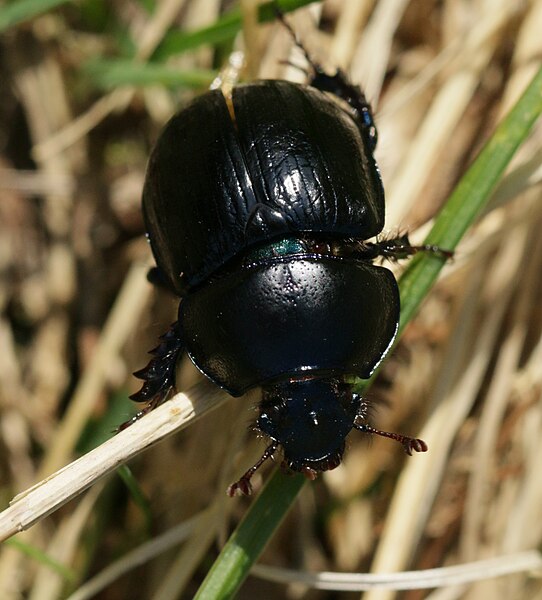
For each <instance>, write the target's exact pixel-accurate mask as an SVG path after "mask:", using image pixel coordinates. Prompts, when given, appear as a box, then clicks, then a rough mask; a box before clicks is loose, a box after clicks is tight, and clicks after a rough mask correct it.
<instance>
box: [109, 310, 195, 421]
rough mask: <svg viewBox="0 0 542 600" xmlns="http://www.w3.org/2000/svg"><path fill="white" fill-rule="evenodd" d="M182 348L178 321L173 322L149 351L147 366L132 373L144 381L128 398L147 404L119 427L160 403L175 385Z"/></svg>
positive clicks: (138, 417) (136, 418)
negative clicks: (149, 357)
mask: <svg viewBox="0 0 542 600" xmlns="http://www.w3.org/2000/svg"><path fill="white" fill-rule="evenodd" d="M183 349H184V346H183V342H182V339H181V332H180V327H179V323H178V322H175V323H173V325H171V326H170V328H169V329H168V330H167V331H166V333H164V335H162V336H160V343H159V344H158V346H156V348H153V349H152V350H151V351H150V352H149V354H152V355H153V358H152V359H151V360H150V361H149V363H148V364H147V366H146V367H144V368H143V369H141V370H139V371H136V372H135V373H134V375H135V376H136V377H137V378H138V379H142V380H143V381H144V383H143V386H142V387H141V389H140V390H139V391H138V392H136V393H135V394H132V395H131V396H130V399H131V400H135V401H136V402H147V403H148V404H147V405H146V406H145V407H144V408H143V409H142V410H140V411H139V412H138V413H136V414H135V415H134V416H133V417H132V418H131V419H130V420H128V421H126V423H123V424H122V425H121V426H120V427H119V429H121V430H122V429H126V427H128V426H129V425H131V424H132V423H134V422H135V421H137V420H139V419H141V417H143V416H144V415H146V414H147V413H148V412H150V411H151V410H153V409H154V408H156V407H157V406H159V405H160V404H162V402H163V401H164V400H165V399H166V397H167V395H168V394H169V392H170V390H171V389H172V388H173V387H174V386H175V370H176V367H177V361H178V360H179V356H180V354H181V352H182V351H183Z"/></svg>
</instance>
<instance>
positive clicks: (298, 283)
mask: <svg viewBox="0 0 542 600" xmlns="http://www.w3.org/2000/svg"><path fill="white" fill-rule="evenodd" d="M286 26H287V27H288V28H289V26H288V25H286ZM289 29H290V28H289ZM290 31H291V29H290ZM294 39H295V36H294ZM296 44H297V45H298V46H300V47H301V49H302V50H303V51H304V52H305V55H306V57H307V59H308V62H309V66H310V69H311V73H310V80H309V83H308V85H300V84H295V83H291V82H287V81H280V80H267V81H258V82H255V83H250V84H245V85H239V86H236V87H234V88H233V90H232V92H231V95H227V96H226V95H225V94H223V92H222V91H221V90H213V91H210V92H208V93H206V94H204V95H202V96H200V97H198V98H197V99H195V100H194V101H193V102H192V103H191V104H190V105H189V106H187V107H186V108H184V109H183V110H181V111H180V112H178V113H177V114H176V115H175V116H173V118H172V119H171V120H170V121H169V122H168V123H167V125H166V126H165V128H164V130H163V132H162V134H161V135H160V138H159V140H158V142H157V144H156V146H155V148H154V150H153V152H152V154H151V157H150V160H149V164H148V167H147V173H146V180H145V186H144V191H143V214H144V219H145V224H146V228H147V232H148V238H149V241H150V244H151V248H152V251H153V254H154V257H155V259H156V263H157V269H158V272H159V276H160V278H161V279H162V280H163V281H165V282H166V285H167V287H169V289H170V290H171V291H173V292H174V293H175V294H176V295H178V296H179V297H180V298H181V302H180V305H179V311H178V319H177V321H176V322H175V323H174V324H173V325H172V326H171V327H170V329H169V330H168V331H167V333H166V334H165V335H163V336H162V337H161V342H160V344H159V346H158V347H157V348H155V349H154V350H153V351H151V352H152V354H153V355H154V357H153V358H152V360H151V361H150V362H149V364H148V365H147V367H145V368H144V369H142V370H141V371H138V372H137V373H135V375H136V376H137V377H139V378H140V379H143V380H144V384H143V386H142V388H141V390H140V391H139V392H137V393H135V394H133V395H132V396H131V398H132V399H134V400H136V401H140V402H143V401H144V402H147V405H146V407H145V408H144V409H143V410H142V411H140V412H139V413H138V414H137V415H136V416H135V417H134V419H133V420H135V419H137V418H139V417H141V416H142V415H144V414H145V413H146V412H148V411H149V410H151V409H152V408H154V407H155V406H157V405H158V404H160V403H161V402H162V401H163V400H164V399H165V398H166V396H167V394H168V393H169V391H170V390H171V389H172V388H173V387H174V386H175V370H176V364H177V361H178V359H179V357H180V355H181V354H182V353H183V352H186V353H187V354H188V356H189V357H190V359H191V360H192V362H193V363H194V364H195V366H196V367H197V368H198V369H199V370H200V371H201V372H202V373H203V374H204V375H206V376H207V377H208V378H209V379H210V380H211V381H213V382H214V383H215V384H217V385H218V386H220V387H222V388H223V389H224V390H226V391H227V392H228V393H229V394H231V395H232V396H241V395H242V394H244V393H245V392H246V391H247V390H249V389H251V388H254V387H257V386H259V387H261V389H262V401H261V403H260V406H259V416H258V418H257V420H256V429H257V430H259V431H260V432H261V433H262V434H264V435H265V436H267V437H268V438H269V440H270V442H269V445H268V447H267V449H266V450H265V452H264V453H263V455H262V457H261V458H260V460H259V461H258V462H257V463H256V464H255V465H254V466H253V467H251V468H250V469H249V470H248V471H247V472H246V473H245V474H244V475H243V476H242V477H241V478H240V479H239V481H237V482H236V483H234V484H233V485H231V486H230V487H229V489H228V493H229V494H230V495H234V494H236V493H242V494H250V492H251V483H250V479H251V477H252V475H253V474H254V472H255V471H256V470H257V469H258V468H259V466H260V465H261V464H262V463H263V462H264V461H265V460H267V459H268V458H269V457H271V456H273V454H274V453H275V452H276V450H277V449H278V448H279V447H280V448H281V449H282V452H283V461H282V464H283V466H284V467H286V468H288V469H291V470H293V471H298V472H302V473H304V474H305V475H306V476H307V477H309V478H311V479H314V477H315V476H316V475H317V473H318V472H320V471H326V470H329V469H333V468H335V467H337V466H338V465H339V464H340V462H341V459H342V455H343V451H344V447H345V438H346V436H347V435H348V433H349V432H350V431H351V430H352V429H353V428H354V429H357V430H360V431H362V432H367V433H375V434H378V435H381V436H385V437H389V438H392V439H395V440H397V441H399V442H400V443H401V444H402V445H403V447H404V448H405V450H406V452H407V453H408V454H411V453H412V452H413V451H416V452H424V451H426V450H427V446H426V445H425V443H424V442H423V441H422V440H420V439H416V438H411V437H407V436H403V435H401V434H397V433H390V432H384V431H379V430H377V429H375V428H373V427H372V426H371V425H370V424H369V423H368V422H367V408H368V404H367V401H365V400H364V399H363V398H362V397H360V396H359V395H358V394H356V393H354V391H353V379H354V377H359V378H362V379H367V378H369V377H370V375H371V373H372V372H373V371H374V370H375V368H376V367H377V366H378V364H379V363H380V362H381V360H382V359H383V358H384V356H385V355H386V353H387V351H388V350H389V348H390V346H391V344H392V342H393V340H394V337H395V334H396V332H397V327H398V322H399V308H400V307H399V290H398V286H397V282H396V280H395V278H394V276H393V274H392V273H391V271H390V270H388V269H386V268H384V267H382V266H376V265H374V264H373V261H374V259H376V258H377V257H387V258H391V259H398V258H405V257H407V256H410V255H411V254H413V253H415V252H417V251H419V250H424V251H431V252H437V253H439V254H440V255H442V256H443V257H449V256H450V255H451V253H449V252H447V251H445V250H441V249H439V248H435V247H432V246H429V247H427V246H412V245H411V244H410V242H409V240H408V237H407V236H406V235H403V236H400V237H397V238H394V239H387V240H377V241H373V242H368V241H367V240H368V239H370V238H373V237H374V236H377V235H378V234H379V233H380V232H381V231H382V228H383V226H384V209H385V206H384V190H383V186H382V181H381V178H380V173H379V170H378V166H377V164H376V162H375V158H374V154H373V152H374V149H375V146H376V142H377V132H376V127H375V123H374V119H373V114H372V111H371V107H370V105H369V103H368V101H367V99H366V98H365V95H364V94H363V92H362V91H361V89H360V88H359V87H358V86H356V85H354V84H352V83H351V82H350V81H349V80H348V78H347V77H346V75H345V74H344V73H343V72H341V71H337V72H336V73H335V74H334V75H330V74H327V73H326V72H325V71H324V70H323V69H322V68H321V67H320V66H319V65H318V64H317V63H315V62H314V61H313V60H311V59H310V57H309V56H308V54H307V53H306V51H305V49H304V48H303V46H302V45H301V44H300V43H299V42H298V41H297V40H296ZM129 423H130V422H128V424H129Z"/></svg>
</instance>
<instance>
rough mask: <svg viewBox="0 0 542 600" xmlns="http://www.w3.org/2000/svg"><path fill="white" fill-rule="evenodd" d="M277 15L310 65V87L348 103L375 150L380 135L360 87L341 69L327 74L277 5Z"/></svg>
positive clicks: (372, 148) (369, 105)
mask: <svg viewBox="0 0 542 600" xmlns="http://www.w3.org/2000/svg"><path fill="white" fill-rule="evenodd" d="M275 14H276V16H277V19H278V20H279V21H280V22H281V24H282V25H283V27H285V28H286V29H287V30H288V32H289V33H290V35H291V36H292V39H293V41H294V44H295V45H296V46H297V47H298V48H299V49H300V50H301V52H303V55H304V56H305V59H306V60H307V62H308V63H309V67H310V69H311V71H312V74H307V75H308V76H309V85H310V86H311V87H313V88H316V89H317V90H320V91H321V92H329V93H330V94H333V95H334V96H337V98H340V99H341V100H343V101H344V102H346V103H347V104H348V105H349V106H350V108H351V109H352V111H353V112H354V117H355V120H356V123H357V126H358V128H359V129H360V131H361V132H362V134H364V135H365V136H366V139H367V140H368V142H369V145H370V148H371V150H374V149H375V147H376V142H377V140H378V134H377V131H376V126H375V123H374V118H373V111H372V108H371V104H370V103H369V101H368V100H367V98H366V97H365V94H364V93H363V91H362V90H361V88H360V87H359V85H354V84H353V83H352V82H351V81H350V80H349V79H348V76H347V75H346V73H344V71H341V69H337V71H336V72H335V74H334V75H330V74H329V73H326V72H325V71H324V69H322V67H321V65H319V64H318V63H317V62H316V61H315V60H314V59H313V58H312V56H311V55H310V53H309V52H308V51H307V49H306V48H305V46H304V45H303V43H302V42H301V40H300V39H299V38H298V37H297V35H296V33H295V31H294V29H293V28H292V26H291V25H290V24H289V23H288V21H287V20H286V18H285V16H284V13H283V12H282V11H281V10H280V8H279V7H278V6H277V5H275ZM289 64H291V63H289ZM292 66H295V67H296V68H298V69H300V70H301V71H304V69H302V68H300V67H298V66H297V65H292Z"/></svg>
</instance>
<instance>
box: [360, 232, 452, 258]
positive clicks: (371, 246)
mask: <svg viewBox="0 0 542 600" xmlns="http://www.w3.org/2000/svg"><path fill="white" fill-rule="evenodd" d="M418 252H428V253H430V254H434V255H435V256H438V257H440V258H444V259H446V260H449V259H451V258H453V256H454V252H453V250H446V249H445V248H441V247H440V246H433V245H430V244H422V245H420V246H414V245H412V244H411V243H410V240H409V239H408V234H404V235H400V236H398V237H395V238H390V239H381V240H377V241H376V242H363V245H362V246H360V248H359V249H357V250H356V251H355V252H354V254H355V256H357V257H359V258H365V259H370V260H374V259H375V258H379V257H382V258H387V259H388V260H402V259H404V258H408V257H410V256H412V255H414V254H417V253H418Z"/></svg>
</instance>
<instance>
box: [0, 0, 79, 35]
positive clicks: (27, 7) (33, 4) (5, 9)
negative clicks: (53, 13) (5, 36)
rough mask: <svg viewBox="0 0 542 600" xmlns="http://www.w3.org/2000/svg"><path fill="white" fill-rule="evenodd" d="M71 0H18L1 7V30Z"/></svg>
mask: <svg viewBox="0 0 542 600" xmlns="http://www.w3.org/2000/svg"><path fill="white" fill-rule="evenodd" d="M68 1H69V0H18V1H17V2H11V3H10V4H6V5H5V6H2V7H1V8H0V32H2V31H5V30H6V29H9V28H10V27H13V26H14V25H17V24H19V23H22V22H24V21H28V20H29V19H33V18H34V17H37V16H38V15H41V14H43V13H45V12H47V11H48V10H51V9H53V8H56V7H57V6H60V5H62V4H67V3H68Z"/></svg>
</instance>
